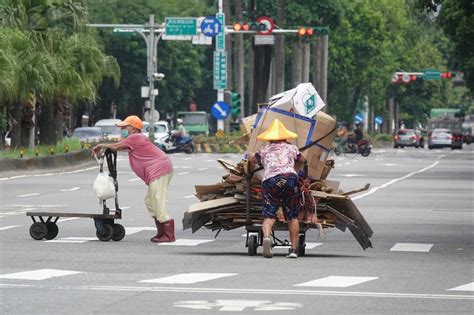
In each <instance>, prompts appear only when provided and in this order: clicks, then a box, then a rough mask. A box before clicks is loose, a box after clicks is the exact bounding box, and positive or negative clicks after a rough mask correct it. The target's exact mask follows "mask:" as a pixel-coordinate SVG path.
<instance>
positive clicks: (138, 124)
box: [115, 115, 143, 129]
mask: <svg viewBox="0 0 474 315" xmlns="http://www.w3.org/2000/svg"><path fill="white" fill-rule="evenodd" d="M115 126H117V127H126V126H132V127H133V128H136V129H142V128H143V121H142V120H141V119H140V118H139V117H138V116H135V115H132V116H128V117H127V118H125V120H124V121H121V122H118V123H116V124H115Z"/></svg>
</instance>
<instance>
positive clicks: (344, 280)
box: [294, 276, 379, 288]
mask: <svg viewBox="0 0 474 315" xmlns="http://www.w3.org/2000/svg"><path fill="white" fill-rule="evenodd" d="M378 278H379V277H341V276H329V277H325V278H321V279H317V280H312V281H308V282H303V283H299V284H295V285H294V286H296V287H331V288H347V287H350V286H353V285H356V284H361V283H364V282H367V281H372V280H376V279H378Z"/></svg>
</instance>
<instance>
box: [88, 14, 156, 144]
mask: <svg viewBox="0 0 474 315" xmlns="http://www.w3.org/2000/svg"><path fill="white" fill-rule="evenodd" d="M86 26H88V27H97V28H113V29H114V30H113V32H114V33H118V34H133V33H137V34H139V35H140V36H141V37H142V38H143V39H144V40H145V44H146V49H147V79H148V100H147V101H145V112H146V111H147V110H148V111H149V119H148V121H149V123H150V127H151V128H150V133H149V135H150V139H151V140H152V141H154V137H155V130H154V128H153V127H154V123H155V121H157V120H158V119H159V117H155V116H156V109H155V96H156V95H158V90H155V81H160V80H162V79H163V78H164V75H163V74H161V73H157V53H156V52H157V49H156V48H157V44H158V41H159V40H160V38H161V37H162V36H163V34H164V32H165V30H164V28H163V27H162V26H161V25H156V24H155V15H153V14H150V17H149V20H148V24H146V25H144V24H86ZM155 32H156V33H159V35H158V36H155ZM145 33H148V35H146V34H145Z"/></svg>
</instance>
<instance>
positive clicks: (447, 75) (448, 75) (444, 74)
mask: <svg viewBox="0 0 474 315" xmlns="http://www.w3.org/2000/svg"><path fill="white" fill-rule="evenodd" d="M453 74H454V73H453V72H451V71H447V72H442V73H441V78H443V79H451V78H452V77H455V76H456V75H453Z"/></svg>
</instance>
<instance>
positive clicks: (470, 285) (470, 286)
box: [447, 282, 474, 291]
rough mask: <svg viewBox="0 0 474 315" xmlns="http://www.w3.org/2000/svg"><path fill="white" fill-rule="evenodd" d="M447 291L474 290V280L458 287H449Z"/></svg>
mask: <svg viewBox="0 0 474 315" xmlns="http://www.w3.org/2000/svg"><path fill="white" fill-rule="evenodd" d="M447 291H474V282H471V283H467V284H463V285H460V286H458V287H455V288H451V289H448V290H447Z"/></svg>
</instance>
